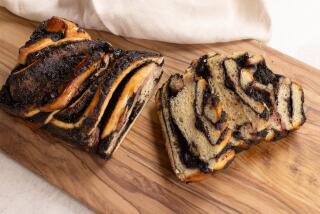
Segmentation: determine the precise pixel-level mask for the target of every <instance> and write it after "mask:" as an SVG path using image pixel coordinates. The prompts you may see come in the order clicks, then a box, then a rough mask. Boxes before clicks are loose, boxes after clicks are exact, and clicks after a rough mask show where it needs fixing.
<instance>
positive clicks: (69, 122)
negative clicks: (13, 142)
mask: <svg viewBox="0 0 320 214" xmlns="http://www.w3.org/2000/svg"><path fill="white" fill-rule="evenodd" d="M162 64H163V57H162V56H161V55H160V54H159V53H152V52H142V51H126V50H122V49H115V48H113V47H112V46H111V44H109V43H108V42H105V41H102V40H92V39H91V37H90V35H89V34H88V33H87V32H85V31H84V30H83V29H82V28H80V27H78V26H77V25H76V24H75V23H73V22H70V21H68V20H65V19H63V18H59V17H53V18H51V19H49V20H47V21H44V22H43V23H41V24H40V25H39V26H38V27H37V29H36V30H35V31H34V33H33V34H32V35H31V37H30V40H29V41H27V42H26V44H25V45H24V46H23V47H21V48H20V50H19V58H18V65H17V66H16V67H15V68H14V69H13V70H12V72H11V74H10V75H9V77H8V79H7V81H6V82H5V84H4V86H3V87H2V89H1V91H0V107H1V108H3V109H4V110H6V111H7V112H9V113H11V114H13V115H16V116H18V117H21V118H24V119H25V120H27V121H28V122H29V124H32V125H33V126H35V127H40V128H42V129H46V130H48V131H49V132H51V133H53V134H54V135H56V136H58V137H60V138H62V139H64V140H66V141H68V142H71V143H73V144H75V145H79V146H80V147H81V148H84V149H86V150H89V151H92V152H96V153H98V154H100V155H101V156H102V157H103V158H108V157H110V156H111V154H112V153H113V151H114V150H115V149H116V148H117V147H118V146H119V144H120V142H121V141H122V139H123V138H124V136H125V134H126V132H127V131H128V130H129V128H130V126H131V125H132V124H133V122H134V120H135V119H136V117H137V115H138V114H139V112H141V110H142V108H143V106H144V105H145V103H146V102H147V101H148V99H149V97H150V95H151V93H152V90H153V88H154V87H155V86H156V85H157V83H158V82H159V80H160V77H161V74H162Z"/></svg>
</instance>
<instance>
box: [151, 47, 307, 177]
mask: <svg viewBox="0 0 320 214" xmlns="http://www.w3.org/2000/svg"><path fill="white" fill-rule="evenodd" d="M156 101H157V104H158V105H157V106H158V114H159V118H160V122H161V125H162V129H163V131H164V134H165V137H166V148H167V150H168V153H169V157H170V161H171V164H172V166H173V169H174V171H175V173H176V175H177V176H178V178H179V179H180V180H182V181H187V182H189V181H197V180H201V179H203V178H205V177H206V176H205V175H207V174H211V173H212V172H214V171H216V170H220V169H223V168H225V167H226V166H228V164H229V163H231V161H232V160H233V158H234V156H235V154H236V153H237V152H240V151H242V150H244V149H248V148H249V146H250V145H252V144H257V143H259V142H261V141H271V140H276V139H279V138H282V137H284V136H286V135H287V134H288V132H289V131H292V130H295V129H297V128H299V127H300V126H301V125H302V124H303V123H304V122H305V115H304V111H303V91H302V88H301V87H300V86H299V85H298V84H297V83H294V82H292V81H291V80H290V79H288V78H286V77H284V76H281V75H278V74H274V73H273V72H272V71H271V70H270V69H269V68H268V67H267V66H266V64H265V61H264V59H263V58H262V57H261V56H258V55H249V54H248V53H246V52H237V53H234V54H232V55H230V56H224V55H221V54H216V53H211V54H208V55H205V56H203V57H201V58H200V59H199V60H196V61H194V62H192V63H191V65H190V67H189V68H188V69H187V71H186V72H185V73H184V74H183V75H180V74H175V75H173V76H171V77H170V78H169V80H168V81H167V82H166V83H165V84H164V85H163V86H162V87H161V88H160V89H159V91H158V93H157V95H156Z"/></svg>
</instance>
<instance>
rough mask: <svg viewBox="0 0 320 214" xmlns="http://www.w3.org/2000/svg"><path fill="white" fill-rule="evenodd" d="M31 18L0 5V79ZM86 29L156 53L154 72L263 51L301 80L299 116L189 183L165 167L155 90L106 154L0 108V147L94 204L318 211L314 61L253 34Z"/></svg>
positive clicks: (319, 115) (166, 209) (318, 97)
mask: <svg viewBox="0 0 320 214" xmlns="http://www.w3.org/2000/svg"><path fill="white" fill-rule="evenodd" d="M35 26H36V23H34V22H30V21H27V20H25V19H22V18H18V17H16V16H14V15H12V14H11V13H9V12H7V11H6V10H4V9H3V8H0V85H2V84H3V82H4V80H5V79H6V78H7V76H8V74H9V72H10V70H11V69H12V68H13V66H14V65H15V63H16V59H17V54H18V48H19V47H20V46H21V45H23V44H24V42H25V41H26V40H27V39H28V37H29V36H30V34H31V32H32V31H33V30H34V28H35ZM89 32H90V33H91V35H93V37H95V38H101V39H105V40H108V41H110V42H111V43H112V44H113V45H114V46H116V47H121V48H126V49H139V50H154V51H159V52H161V53H162V54H163V55H164V56H165V66H164V69H165V75H164V76H163V79H162V81H164V80H166V79H167V78H168V76H169V74H172V73H175V72H182V71H184V69H185V68H186V67H187V66H188V64H189V62H190V61H191V60H193V59H195V58H198V57H199V56H201V55H203V54H205V53H207V52H210V51H218V52H221V53H227V52H231V51H234V50H248V51H251V52H254V53H259V54H262V55H263V56H265V58H266V59H267V63H268V65H269V66H270V67H271V68H272V69H273V70H274V71H275V72H277V73H280V74H283V75H286V76H288V77H290V78H292V79H293V80H295V81H297V82H299V83H300V84H302V86H303V88H304V92H305V111H306V116H307V122H306V123H305V125H304V126H303V127H302V128H301V129H299V130H298V131H297V132H295V133H292V134H291V135H290V136H288V137H287V138H285V139H283V140H280V141H278V142H277V143H262V144H260V145H258V146H254V147H252V148H251V149H250V150H249V151H246V152H243V153H241V154H239V155H238V157H237V158H236V160H235V161H234V162H233V163H232V164H231V166H230V167H229V168H228V169H226V170H224V171H221V172H218V173H216V174H215V175H214V176H212V177H210V178H209V179H208V180H206V181H204V182H202V183H192V184H184V183H181V182H179V181H178V180H177V179H176V177H175V175H174V174H173V172H172V170H171V167H170V163H169V160H168V156H167V153H166V151H165V147H164V143H163V138H162V134H161V130H160V126H159V122H158V118H157V116H156V109H155V104H154V98H153V97H152V99H151V100H150V102H149V103H148V104H147V106H146V108H145V109H144V110H143V112H142V114H141V115H140V117H139V118H138V120H137V122H136V123H135V124H134V126H133V128H132V129H131V130H130V132H129V133H128V135H127V137H126V139H125V140H124V142H123V144H122V145H121V147H120V149H119V150H118V151H117V152H116V153H115V154H114V156H113V158H112V159H111V160H109V161H107V162H106V161H103V160H100V159H99V158H97V157H95V156H93V155H89V154H86V153H85V152H82V151H79V150H76V149H73V148H71V147H70V146H67V145H66V144H63V143H61V142H59V140H57V139H53V138H52V137H48V136H47V135H45V134H43V132H41V131H38V130H31V129H30V128H28V127H26V126H24V125H23V124H21V123H20V122H19V121H18V120H17V119H15V118H13V117H11V116H9V115H8V114H6V113H4V112H3V111H0V148H1V149H2V151H4V152H6V153H7V154H8V155H9V156H10V157H12V158H13V159H15V160H16V161H18V162H19V163H21V164H22V165H24V166H25V167H27V168H29V169H30V170H32V171H33V172H35V173H37V174H39V175H40V176H42V177H43V178H44V179H46V180H47V181H48V182H50V183H52V184H54V185H56V186H57V187H59V188H61V189H63V190H64V191H66V192H67V193H69V194H70V195H72V196H73V197H75V198H76V199H78V200H80V201H81V202H83V203H85V204H86V205H87V206H89V207H91V208H92V209H93V210H95V211H97V212H100V213H139V212H140V213H177V212H178V213H238V212H241V213H256V212H263V213H296V212H298V213H319V212H320V164H319V159H320V129H319V127H320V86H319V83H320V72H319V70H317V69H315V68H312V67H310V66H308V65H305V64H303V63H301V62H299V61H297V60H295V59H293V58H290V57H288V56H286V55H284V54H281V53H279V52H278V51H275V50H273V49H271V48H268V47H266V46H264V45H263V44H260V43H258V42H255V41H240V42H231V43H223V44H214V45H176V44H168V43H161V42H152V41H146V40H137V39H127V38H122V37H118V36H114V35H110V34H108V33H103V32H98V31H89ZM0 182H1V176H0Z"/></svg>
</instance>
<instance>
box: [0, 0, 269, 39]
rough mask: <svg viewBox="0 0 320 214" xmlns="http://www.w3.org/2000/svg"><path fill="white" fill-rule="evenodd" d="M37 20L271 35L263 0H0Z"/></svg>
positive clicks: (166, 33)
mask: <svg viewBox="0 0 320 214" xmlns="http://www.w3.org/2000/svg"><path fill="white" fill-rule="evenodd" d="M0 6H3V7H6V8H7V9H8V10H9V11H11V12H12V13H15V14H16V15H18V16H22V17H25V18H27V19H31V20H34V21H43V20H45V19H48V18H50V17H52V16H61V17H64V18H66V19H69V20H71V21H74V22H76V23H78V24H79V25H80V26H82V27H84V28H90V29H97V30H104V31H109V32H111V33H113V34H116V35H121V36H126V37H132V38H141V39H150V40H158V41H165V42H172V43H181V44H195V43H214V42H225V41H232V40H239V39H248V38H251V39H257V40H260V41H268V40H269V37H270V28H271V21H270V17H269V15H268V12H267V9H266V6H265V4H264V2H263V0H157V1H155V0H0Z"/></svg>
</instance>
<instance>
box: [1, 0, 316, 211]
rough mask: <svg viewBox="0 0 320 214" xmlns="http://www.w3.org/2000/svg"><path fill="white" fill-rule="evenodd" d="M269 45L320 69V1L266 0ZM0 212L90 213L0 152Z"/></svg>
mask: <svg viewBox="0 0 320 214" xmlns="http://www.w3.org/2000/svg"><path fill="white" fill-rule="evenodd" d="M267 6H268V8H269V13H270V16H271V19H272V25H273V27H272V31H273V32H272V38H271V40H270V41H269V43H268V45H269V46H271V47H273V48H275V49H277V50H279V51H281V52H283V53H286V54H288V55H290V56H292V57H295V58H297V59H299V60H301V61H303V62H305V63H307V64H310V65H312V66H314V67H317V68H320V25H319V22H320V1H319V0H308V1H298V0H269V1H267ZM0 213H6V214H7V213H35V214H36V213H39V214H40V213H75V214H82V213H92V212H91V211H90V210H89V209H88V208H86V207H85V206H83V205H82V204H80V203H78V202H77V201H75V200H74V199H73V198H71V197H69V196H68V195H67V194H65V193H63V192H62V191H60V190H59V189H57V188H55V187H53V186H52V185H50V184H48V183H47V182H46V181H44V180H43V179H42V178H40V177H38V176H37V175H35V174H33V173H32V172H30V171H29V170H27V169H25V168H23V167H22V166H20V165H19V164H18V163H16V162H14V161H13V160H11V159H10V158H9V157H7V156H6V155H5V154H3V153H2V152H1V151H0Z"/></svg>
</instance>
